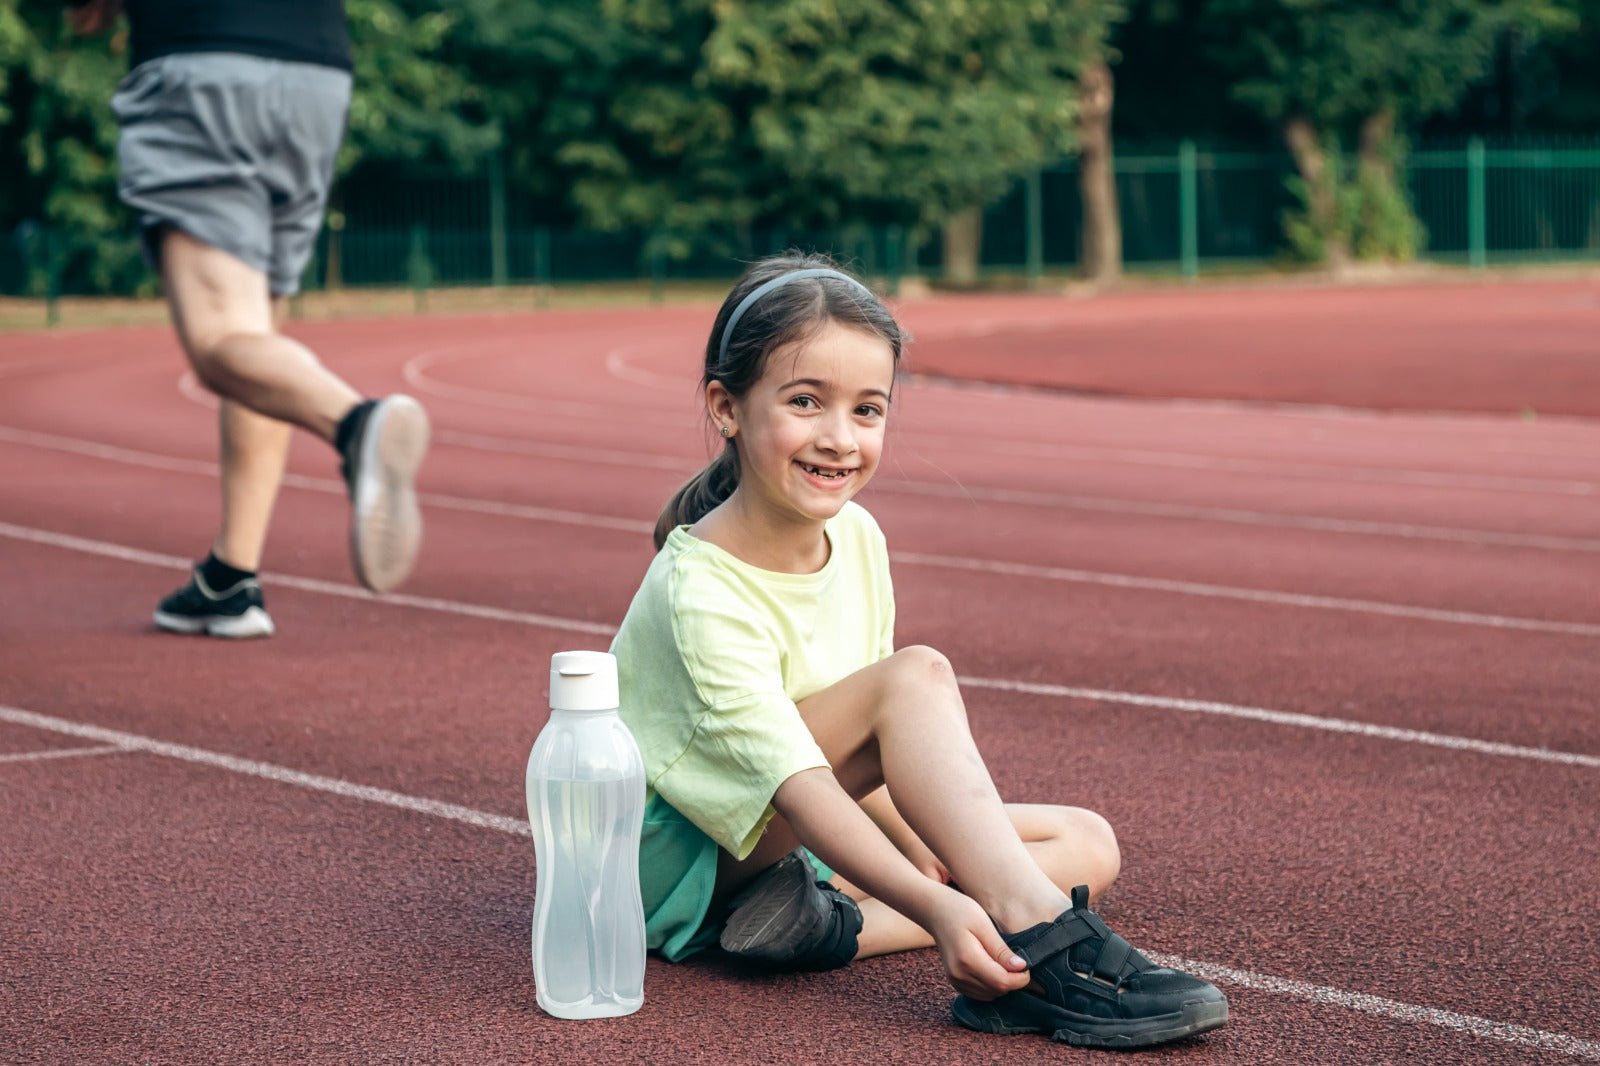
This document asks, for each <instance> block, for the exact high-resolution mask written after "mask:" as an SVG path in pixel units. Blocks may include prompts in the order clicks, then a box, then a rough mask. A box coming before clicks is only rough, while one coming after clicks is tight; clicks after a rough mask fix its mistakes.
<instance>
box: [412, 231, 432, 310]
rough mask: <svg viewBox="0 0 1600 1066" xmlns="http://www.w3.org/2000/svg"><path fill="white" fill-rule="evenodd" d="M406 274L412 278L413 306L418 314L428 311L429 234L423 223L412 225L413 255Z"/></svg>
mask: <svg viewBox="0 0 1600 1066" xmlns="http://www.w3.org/2000/svg"><path fill="white" fill-rule="evenodd" d="M406 272H407V273H408V274H409V275H410V276H411V293H412V297H411V299H412V305H413V306H414V307H415V308H416V310H417V311H418V312H422V311H426V310H427V309H428V275H429V273H430V272H431V271H430V270H429V264H428V232H427V230H426V229H425V228H424V227H423V225H422V223H420V222H414V223H412V224H411V254H410V255H408V256H407V257H406Z"/></svg>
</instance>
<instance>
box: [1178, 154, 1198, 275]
mask: <svg viewBox="0 0 1600 1066" xmlns="http://www.w3.org/2000/svg"><path fill="white" fill-rule="evenodd" d="M1196 170H1197V161H1196V156H1195V146H1194V142H1193V141H1191V140H1189V139H1188V138H1187V137H1185V138H1184V139H1183V140H1182V141H1181V142H1179V144H1178V234H1179V249H1178V259H1179V269H1180V271H1181V272H1182V273H1183V276H1184V277H1185V278H1188V279H1189V280H1190V281H1193V280H1194V279H1195V278H1197V277H1199V276H1200V217H1199V216H1200V197H1199V182H1198V180H1197V177H1196Z"/></svg>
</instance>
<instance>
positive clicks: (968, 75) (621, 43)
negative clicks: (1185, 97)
mask: <svg viewBox="0 0 1600 1066" xmlns="http://www.w3.org/2000/svg"><path fill="white" fill-rule="evenodd" d="M1121 6H1122V5H1121V0H792V2H788V3H783V4H761V3H750V2H743V3H741V2H731V0H675V2H674V0H603V2H602V3H601V5H600V13H599V16H597V15H596V12H595V10H594V6H593V4H592V3H590V2H589V0H549V2H546V3H541V4H537V5H534V4H525V3H521V2H518V0H468V2H466V3H464V4H463V5H462V10H463V11H464V12H466V14H465V15H464V22H463V29H464V31H465V32H464V33H463V35H462V38H461V45H460V47H461V50H462V54H463V55H464V56H466V57H469V60H468V61H469V62H470V65H471V66H472V68H473V69H474V70H480V71H490V72H493V73H492V74H491V80H492V81H493V82H494V83H495V84H496V85H497V86H498V87H499V92H497V93H495V94H494V95H493V96H492V97H490V98H489V106H490V107H491V110H492V111H493V113H494V114H495V115H496V116H497V117H499V118H500V119H501V121H502V122H503V123H504V124H505V127H506V130H507V134H508V141H509V143H510V144H511V145H512V146H513V149H512V151H513V155H512V158H511V164H512V170H513V173H514V174H516V175H517V177H518V179H519V180H520V181H521V182H523V183H524V184H526V185H527V186H529V187H532V188H535V189H538V190H548V191H549V192H551V193H552V195H553V196H556V197H559V191H560V190H570V200H569V201H568V203H569V204H570V207H571V208H572V209H573V210H574V212H575V214H576V215H577V216H578V217H579V218H580V219H581V220H582V221H583V222H585V223H587V224H589V225H593V226H597V227H601V228H611V229H615V228H623V227H631V226H643V227H650V228H656V229H664V230H678V231H690V230H697V229H701V228H705V227H728V226H734V227H738V226H752V225H788V226H834V225H839V224H842V223H847V222H850V221H852V220H860V219H869V218H870V219H872V220H873V221H876V222H880V223H881V222H901V223H908V224H913V225H916V224H923V225H929V224H934V223H937V222H938V221H939V220H941V219H943V218H944V217H946V216H947V215H949V214H950V213H951V212H953V211H955V210H959V209H960V208H963V207H967V206H971V205H974V204H981V203H984V202H986V201H989V200H992V199H993V198H995V197H996V196H998V195H1000V194H1001V193H1003V192H1004V191H1005V190H1006V189H1007V188H1008V187H1009V186H1010V184H1011V183H1012V182H1013V181H1014V180H1015V179H1016V177H1017V176H1019V175H1020V174H1022V173H1023V172H1025V171H1027V170H1028V169H1030V168H1032V167H1034V166H1037V165H1040V164H1042V163H1046V162H1049V161H1052V160H1054V159H1056V158H1059V157H1060V156H1061V155H1062V154H1064V153H1065V152H1066V151H1068V150H1069V149H1070V147H1071V145H1072V125H1073V116H1074V108H1073V101H1074V96H1075V85H1074V81H1073V78H1074V74H1075V72H1076V71H1077V69H1078V67H1079V65H1080V64H1081V63H1082V62H1083V61H1084V60H1085V59H1087V58H1089V57H1092V56H1094V55H1097V54H1099V52H1100V50H1101V49H1102V48H1103V47H1104V42H1105V34H1106V32H1107V28H1108V24H1109V22H1110V21H1111V20H1113V19H1114V18H1116V17H1119V16H1120V13H1121Z"/></svg>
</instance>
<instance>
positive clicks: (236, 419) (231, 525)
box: [211, 296, 294, 570]
mask: <svg viewBox="0 0 1600 1066" xmlns="http://www.w3.org/2000/svg"><path fill="white" fill-rule="evenodd" d="M288 303H289V301H288V299H287V298H286V297H282V296H279V297H274V298H273V300H272V319H271V321H272V325H273V328H274V330H276V329H277V327H278V326H279V325H280V324H281V323H282V322H283V319H284V315H285V312H286V311H287V309H288ZM217 427H218V430H219V435H220V439H221V443H222V449H221V457H220V462H221V466H222V479H221V481H222V522H221V524H220V526H219V527H218V529H217V539H216V540H215V541H214V542H213V543H212V545H211V551H212V553H213V554H214V555H216V557H217V558H218V559H221V560H222V561H223V562H225V563H227V564H229V565H230V566H235V567H238V568H239V569H240V570H259V569H260V568H261V554H262V551H263V550H264V549H265V547H266V543H267V529H268V526H269V524H270V523H271V521H272V507H273V504H274V503H275V502H276V501H277V498H278V487H279V486H280V485H281V484H282V482H283V471H284V466H285V464H286V463H287V462H288V459H289V442H290V436H291V434H292V433H293V430H294V427H293V426H291V425H290V424H289V423H287V422H280V421H278V420H277V419H275V418H268V417H267V416H266V415H258V414H256V413H255V412H254V411H252V410H250V409H249V408H248V407H245V406H244V405H243V404H239V403H235V402H234V401H232V400H223V401H222V403H221V405H220V406H219V407H218V409H217Z"/></svg>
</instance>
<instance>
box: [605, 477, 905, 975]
mask: <svg viewBox="0 0 1600 1066" xmlns="http://www.w3.org/2000/svg"><path fill="white" fill-rule="evenodd" d="M825 528H826V531H827V535H828V541H829V543H830V545H831V546H832V551H831V552H830V553H829V556H828V562H827V563H826V564H825V565H824V566H823V568H822V569H821V570H819V571H817V572H816V573H814V574H781V573H774V572H772V571H770V570H761V569H758V568H756V567H753V566H750V565H749V564H748V563H743V562H740V561H739V560H738V559H736V558H734V557H733V556H732V555H729V554H728V553H727V552H725V551H723V550H722V549H721V548H718V547H716V546H715V545H713V544H710V543H708V542H706V541H703V540H700V539H698V538H696V537H692V536H690V535H689V530H688V527H686V526H680V527H679V528H677V529H675V530H673V531H672V533H671V534H670V535H668V537H667V542H666V544H665V545H664V546H663V547H662V549H661V551H660V552H658V553H657V554H656V557H655V560H654V561H653V562H652V563H651V564H650V569H649V571H648V572H647V573H646V574H645V578H644V582H643V584H642V585H641V586H640V588H639V591H638V593H637V594H636V595H635V596H634V598H633V604H632V606H630V607H629V608H628V615H627V617H626V618H624V619H623V622H622V628H621V629H620V630H618V632H617V636H616V639H615V640H614V641H613V642H612V645H611V650H612V652H613V653H614V654H615V655H616V657H617V679H618V682H619V686H620V690H621V697H622V701H621V704H622V705H621V713H622V720H623V721H624V722H626V723H627V725H628V728H629V729H630V730H632V732H633V735H634V739H636V740H637V741H638V742H639V750H640V752H641V753H642V754H643V756H644V767H645V781H646V782H647V784H648V785H649V795H648V803H647V804H646V806H645V816H644V827H643V832H642V833H641V835H640V840H639V887H640V889H641V894H642V896H643V900H644V911H645V932H646V942H647V944H648V945H649V947H651V948H652V949H655V950H659V951H660V952H661V954H662V956H663V957H665V958H667V959H669V960H672V961H674V962H675V961H678V960H680V959H683V958H686V957H687V956H689V955H692V954H694V953H695V952H697V951H699V950H701V949H702V948H705V947H707V946H709V945H710V944H712V943H715V941H716V937H717V933H718V927H719V926H720V922H719V921H718V920H716V916H710V917H708V915H709V911H710V909H711V901H712V896H713V890H714V888H715V885H716V875H717V862H718V855H719V854H720V852H721V851H728V852H731V853H732V854H734V855H736V856H737V857H739V858H741V859H742V858H744V857H746V856H747V855H749V854H750V851H751V849H753V848H754V847H755V845H756V842H757V841H758V840H760V839H761V833H762V831H763V830H764V829H765V828H766V825H767V823H768V822H769V821H771V819H772V816H773V813H774V811H773V809H772V795H773V793H774V792H776V791H777V789H778V786H779V785H781V784H782V783H783V782H784V781H785V780H786V779H787V778H789V777H791V776H792V775H794V774H797V773H799V772H800V771H802V770H810V769H813V768H815V767H819V766H827V765H828V761H827V759H826V758H825V757H824V756H823V754H822V751H821V749H820V748H818V747H817V743H816V741H815V740H813V739H812V737H811V731H810V730H809V729H807V728H806V724H805V722H804V721H802V720H801V718H800V712H799V710H798V709H797V708H796V707H795V701H796V700H802V699H804V698H805V697H807V696H809V695H811V694H812V693H814V692H817V691H819V690H821V689H824V688H827V687H828V686H829V685H832V684H833V683H835V682H836V681H840V680H842V679H843V678H845V677H848V676H849V675H850V674H853V673H855V672H856V671H857V670H860V669H862V668H863V667H866V666H870V665H871V664H873V663H875V662H877V661H878V660H879V659H882V658H885V657H887V656H888V655H889V654H890V653H891V652H892V651H893V650H894V590H893V588H892V586H891V585H890V583H889V555H888V551H887V549H886V547H885V545H884V541H883V533H882V532H881V531H880V530H879V529H878V524H877V523H876V522H874V521H873V520H872V516H871V515H869V514H868V513H867V512H866V511H865V510H864V509H862V508H861V507H859V506H857V505H855V504H853V503H852V504H846V505H845V507H844V508H843V509H842V510H841V511H840V512H839V514H838V515H836V516H835V517H834V518H833V519H832V520H830V521H829V522H828V523H827V525H826V527H825ZM819 872H820V871H819ZM822 875H823V876H826V874H825V873H823V874H822Z"/></svg>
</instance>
